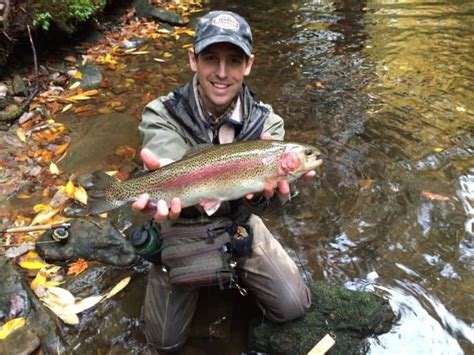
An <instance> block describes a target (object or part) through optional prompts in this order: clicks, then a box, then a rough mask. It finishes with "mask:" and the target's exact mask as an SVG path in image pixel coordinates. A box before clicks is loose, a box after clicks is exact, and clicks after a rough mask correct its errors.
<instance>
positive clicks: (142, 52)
mask: <svg viewBox="0 0 474 355" xmlns="http://www.w3.org/2000/svg"><path fill="white" fill-rule="evenodd" d="M148 53H150V52H148V51H136V52H133V53H131V54H133V55H142V54H148Z"/></svg>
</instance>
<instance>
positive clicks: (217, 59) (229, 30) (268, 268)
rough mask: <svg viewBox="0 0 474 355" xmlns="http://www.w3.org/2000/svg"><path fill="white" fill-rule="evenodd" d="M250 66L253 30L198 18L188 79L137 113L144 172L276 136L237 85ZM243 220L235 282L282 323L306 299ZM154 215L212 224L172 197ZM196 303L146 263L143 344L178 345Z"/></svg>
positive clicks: (259, 199)
mask: <svg viewBox="0 0 474 355" xmlns="http://www.w3.org/2000/svg"><path fill="white" fill-rule="evenodd" d="M253 63H254V55H253V54H252V33H251V30H250V27H249V25H248V23H247V22H246V21H245V20H244V19H243V18H242V17H240V16H239V15H237V14H235V13H232V12H225V11H212V12H210V13H208V14H207V15H205V16H204V17H202V18H201V20H200V21H199V23H198V25H197V28H196V35H195V38H194V48H192V49H190V50H189V64H190V67H191V70H192V71H193V72H194V73H195V74H194V76H193V79H192V80H191V81H190V82H188V83H187V84H186V85H184V86H181V87H178V88H177V89H176V90H175V91H174V92H172V93H170V94H168V95H167V96H163V97H159V98H158V99H155V100H154V101H152V102H151V103H149V104H148V105H147V106H146V108H145V110H144V113H143V119H142V122H141V124H140V127H139V129H140V132H141V134H142V136H143V150H142V151H141V157H142V159H143V161H144V163H145V165H146V166H147V167H148V169H150V170H154V169H157V168H159V167H160V166H162V165H165V164H168V163H170V162H172V161H175V160H179V159H181V158H182V156H183V155H184V154H185V152H186V151H187V150H188V149H189V148H190V147H192V146H196V145H200V144H209V143H214V144H222V143H230V142H233V141H241V140H251V139H275V140H282V139H283V136H284V128H283V120H282V119H281V117H279V116H278V115H276V114H275V113H273V110H272V109H271V107H270V106H268V105H265V104H262V103H258V102H256V101H255V100H254V97H253V94H252V93H251V92H250V91H249V89H248V88H247V87H246V86H245V85H244V84H243V81H244V77H245V76H247V75H249V74H250V71H251V69H252V65H253ZM312 176H314V171H310V172H308V173H306V174H305V177H306V178H310V177H312ZM289 191H290V189H289V184H288V181H283V182H281V183H279V185H278V187H277V189H276V192H277V194H279V195H282V196H283V197H284V196H286V195H288V194H289ZM273 195H274V190H273V187H272V186H270V185H269V186H266V187H265V189H264V191H262V194H260V195H255V196H254V195H248V196H246V199H243V200H244V201H236V204H237V205H243V204H247V203H248V204H249V205H250V206H258V205H261V204H262V203H265V201H266V200H267V199H269V198H271V197H272V196H273ZM149 201H150V197H149V196H148V195H146V194H144V195H142V196H140V198H139V199H138V200H137V201H136V202H135V203H134V204H133V209H134V210H135V211H141V210H143V209H145V208H146V206H147V204H148V203H149ZM236 204H235V203H234V204H233V205H234V206H235V205H236ZM232 210H233V207H232V204H231V203H227V204H224V205H223V206H221V208H220V209H219V210H218V211H217V213H216V217H215V218H221V217H225V218H227V217H226V216H232ZM196 212H197V213H196ZM248 216H250V217H248ZM248 216H247V220H246V224H247V225H249V226H250V228H251V230H252V232H253V242H252V245H251V253H250V255H248V256H243V257H239V258H238V259H237V266H236V270H237V274H238V277H239V278H238V282H239V284H240V285H241V286H243V287H245V288H246V289H247V290H248V291H249V292H251V293H253V294H254V296H255V297H256V299H257V302H258V304H259V306H260V308H261V309H262V311H263V312H264V315H265V316H266V317H267V318H268V319H269V320H271V321H274V322H285V321H288V320H291V319H295V318H297V317H300V316H301V315H302V314H303V313H304V312H305V310H306V309H307V308H308V307H309V306H310V303H311V300H310V293H309V290H308V288H307V287H306V285H305V283H304V281H303V279H302V277H301V275H300V273H299V270H298V268H297V266H296V265H295V263H294V262H293V260H292V259H291V258H290V257H289V256H288V254H287V253H286V252H285V251H284V249H283V248H282V246H281V245H280V244H279V243H278V241H277V240H276V239H275V238H274V237H273V236H272V235H271V234H270V232H269V231H268V229H267V228H266V227H265V225H264V224H263V223H262V221H261V219H260V218H259V217H257V216H256V215H253V214H252V215H250V214H249V215H248ZM154 218H155V220H156V221H157V222H158V223H160V224H161V227H162V228H164V229H166V230H167V231H171V232H173V230H179V231H183V228H185V230H190V231H192V230H193V228H194V229H196V230H197V229H198V228H201V226H202V224H205V225H206V223H208V224H211V223H212V221H213V219H212V218H209V219H208V218H205V219H204V218H203V217H202V214H201V212H199V211H198V207H191V208H186V209H183V210H182V208H181V202H180V200H179V198H178V197H176V198H174V199H172V201H171V203H170V205H168V204H167V203H166V202H165V201H158V202H157V210H156V213H155V215H154ZM183 221H186V224H183ZM177 228H180V229H177ZM186 228H187V229H186ZM197 298H198V288H196V287H186V286H176V285H173V284H172V283H171V282H170V278H169V275H168V274H167V272H166V271H164V270H163V269H162V267H161V266H160V265H153V266H152V267H151V270H150V274H149V281H148V287H147V292H146V298H145V305H144V312H143V316H144V319H145V334H146V336H147V339H148V341H149V342H150V343H152V344H153V345H154V346H155V347H156V348H157V349H159V350H165V351H166V350H168V351H173V350H176V349H178V348H180V347H181V346H182V345H183V344H184V342H185V340H186V337H187V335H188V333H189V329H190V324H191V320H192V318H193V315H194V312H195V308H196V302H197Z"/></svg>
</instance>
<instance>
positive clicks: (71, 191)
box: [64, 180, 76, 197]
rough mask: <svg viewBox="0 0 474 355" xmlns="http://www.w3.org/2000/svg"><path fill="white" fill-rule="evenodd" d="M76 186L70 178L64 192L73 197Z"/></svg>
mask: <svg viewBox="0 0 474 355" xmlns="http://www.w3.org/2000/svg"><path fill="white" fill-rule="evenodd" d="M75 189H76V188H75V187H74V184H73V182H72V181H71V180H69V181H68V182H67V184H66V186H65V188H64V192H65V193H66V195H68V196H69V197H73V196H74V190H75Z"/></svg>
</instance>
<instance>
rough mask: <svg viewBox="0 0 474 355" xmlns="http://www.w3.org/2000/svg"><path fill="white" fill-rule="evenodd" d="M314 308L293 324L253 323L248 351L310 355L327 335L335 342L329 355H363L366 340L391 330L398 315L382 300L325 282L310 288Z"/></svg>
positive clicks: (259, 321)
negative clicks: (308, 354)
mask: <svg viewBox="0 0 474 355" xmlns="http://www.w3.org/2000/svg"><path fill="white" fill-rule="evenodd" d="M309 286H310V289H311V293H312V305H311V307H310V309H309V310H308V311H307V312H306V314H305V315H304V316H303V317H302V318H299V319H296V320H294V321H291V322H287V323H283V324H276V323H271V322H264V323H262V320H261V318H259V319H255V320H252V321H251V324H250V327H249V348H250V349H252V350H253V351H260V352H264V353H270V354H272V355H278V354H291V355H297V354H307V353H308V352H309V351H310V350H311V349H312V348H313V347H314V345H316V344H317V343H318V341H319V340H321V339H322V338H323V337H324V336H325V335H326V334H330V335H331V336H332V337H333V338H335V340H336V344H335V345H334V347H333V348H331V351H330V354H331V355H335V354H344V355H347V354H361V353H365V352H366V351H367V350H368V341H367V338H368V337H370V336H374V335H377V334H382V333H385V332H387V331H389V330H390V327H391V325H392V323H393V321H394V319H395V315H394V313H393V311H392V309H391V308H390V306H389V305H388V302H387V301H385V300H383V299H382V298H380V297H378V296H376V295H374V294H371V293H367V292H360V291H352V290H348V289H346V288H344V287H342V286H335V285H330V284H327V283H324V282H313V283H311V284H310V285H309Z"/></svg>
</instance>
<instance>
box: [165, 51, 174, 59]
mask: <svg viewBox="0 0 474 355" xmlns="http://www.w3.org/2000/svg"><path fill="white" fill-rule="evenodd" d="M172 56H173V54H171V53H170V52H165V53H163V57H165V58H171V57H172Z"/></svg>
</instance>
